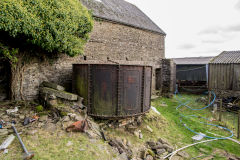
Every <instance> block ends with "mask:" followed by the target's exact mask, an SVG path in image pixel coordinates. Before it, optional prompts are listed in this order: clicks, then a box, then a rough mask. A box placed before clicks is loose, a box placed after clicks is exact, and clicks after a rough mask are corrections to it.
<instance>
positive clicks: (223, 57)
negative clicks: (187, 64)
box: [210, 51, 240, 64]
mask: <svg viewBox="0 0 240 160" xmlns="http://www.w3.org/2000/svg"><path fill="white" fill-rule="evenodd" d="M221 63H222V64H230V63H236V64H238V63H240V51H223V52H222V53H221V54H220V55H218V56H216V57H215V58H213V59H212V60H211V61H210V64H221Z"/></svg>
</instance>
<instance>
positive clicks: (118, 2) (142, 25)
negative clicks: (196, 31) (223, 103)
mask: <svg viewBox="0 0 240 160" xmlns="http://www.w3.org/2000/svg"><path fill="white" fill-rule="evenodd" d="M80 1H81V2H82V4H83V5H84V6H86V7H87V8H88V9H89V10H92V11H93V16H95V17H97V18H101V19H105V20H109V21H112V22H117V23H121V24H124V25H128V26H132V27H136V28H139V29H144V30H148V31H152V32H157V33H159V34H163V35H166V33H165V32H164V31H163V30H162V29H161V28H159V27H158V26H157V25H156V24H155V23H154V22H153V21H152V20H151V19H150V18H149V17H148V16H147V15H145V14H144V13H143V12H142V11H141V10H140V9H138V8H137V7H136V6H135V5H133V4H131V3H128V2H126V1H124V0H80Z"/></svg>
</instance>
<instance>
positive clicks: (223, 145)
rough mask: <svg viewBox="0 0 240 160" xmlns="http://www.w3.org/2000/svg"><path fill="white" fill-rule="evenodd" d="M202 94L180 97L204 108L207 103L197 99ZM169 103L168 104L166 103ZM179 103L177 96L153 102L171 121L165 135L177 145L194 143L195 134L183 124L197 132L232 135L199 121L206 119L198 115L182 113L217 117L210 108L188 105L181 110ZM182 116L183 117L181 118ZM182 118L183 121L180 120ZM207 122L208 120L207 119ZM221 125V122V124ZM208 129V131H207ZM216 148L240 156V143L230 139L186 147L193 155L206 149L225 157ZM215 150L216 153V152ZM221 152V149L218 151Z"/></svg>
mask: <svg viewBox="0 0 240 160" xmlns="http://www.w3.org/2000/svg"><path fill="white" fill-rule="evenodd" d="M200 96H202V95H186V94H184V95H182V96H181V97H179V99H181V101H182V102H184V103H185V102H188V101H189V103H188V105H189V106H191V107H192V108H202V107H204V106H205V105H204V104H200V103H196V102H195V100H196V99H197V98H199V97H200ZM165 104H167V105H165ZM178 105H179V102H178V101H177V99H176V98H172V99H170V98H159V99H156V100H154V101H153V102H152V106H154V107H156V108H157V110H158V111H159V112H160V113H161V114H162V115H163V117H165V118H166V119H167V121H168V123H169V125H168V126H167V131H168V132H167V133H168V134H164V135H163V136H164V137H165V138H167V139H168V140H169V141H170V142H171V143H172V144H175V145H177V146H179V147H180V146H182V147H183V146H184V145H187V144H191V143H193V140H192V139H191V137H192V136H194V135H195V134H194V133H192V132H191V131H189V130H188V129H186V128H185V127H184V126H183V124H186V125H187V126H188V127H189V128H191V129H192V130H194V131H196V132H198V133H199V132H201V133H204V134H206V135H208V136H213V135H210V134H209V133H208V132H212V133H216V134H219V135H222V136H229V135H231V134H230V133H229V132H227V131H225V130H223V129H219V128H217V127H214V126H209V125H206V124H202V123H199V122H200V121H204V119H201V118H197V117H191V118H185V117H182V116H181V114H184V115H193V114H194V115H197V116H202V117H206V118H208V119H215V118H216V117H213V115H212V112H211V110H210V109H204V110H201V111H193V110H190V109H188V108H187V107H181V108H179V110H176V107H177V106H178ZM181 117H182V118H181ZM180 119H181V120H182V121H180ZM205 122H207V121H206V120H205ZM209 123H212V124H217V125H219V124H220V123H219V122H218V121H214V122H209ZM220 125H221V124H220ZM207 131H208V132H207ZM216 149H221V150H225V151H227V152H229V153H233V154H235V155H238V156H240V145H238V144H236V143H234V142H232V141H230V140H218V141H213V142H208V143H205V144H199V145H197V146H194V147H190V148H188V149H186V151H187V152H188V153H190V154H191V156H192V157H194V156H198V155H199V153H200V152H202V151H205V153H204V154H205V155H213V156H215V159H225V158H224V157H222V156H220V155H219V154H218V153H217V151H216ZM214 152H215V153H214ZM218 152H219V151H218Z"/></svg>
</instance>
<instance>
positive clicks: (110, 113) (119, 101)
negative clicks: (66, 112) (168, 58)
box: [73, 64, 152, 119]
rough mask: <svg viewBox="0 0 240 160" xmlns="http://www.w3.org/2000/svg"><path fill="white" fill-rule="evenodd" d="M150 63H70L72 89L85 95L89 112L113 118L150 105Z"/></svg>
mask: <svg viewBox="0 0 240 160" xmlns="http://www.w3.org/2000/svg"><path fill="white" fill-rule="evenodd" d="M151 84H152V67H150V66H140V65H116V64H73V92H74V93H76V94H78V95H79V96H81V97H83V98H84V102H83V103H84V104H85V105H86V106H87V111H88V115H91V116H94V117H99V118H105V119H112V118H116V119H118V118H124V117H131V116H137V115H141V114H143V113H145V112H147V111H148V110H149V109H150V100H151Z"/></svg>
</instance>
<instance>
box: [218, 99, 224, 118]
mask: <svg viewBox="0 0 240 160" xmlns="http://www.w3.org/2000/svg"><path fill="white" fill-rule="evenodd" d="M222 105H223V103H222V99H220V112H219V121H222V112H223V106H222Z"/></svg>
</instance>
